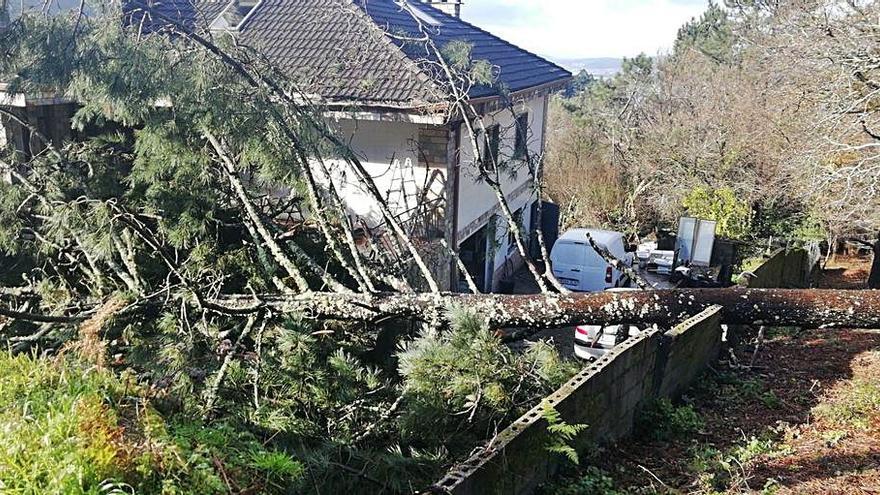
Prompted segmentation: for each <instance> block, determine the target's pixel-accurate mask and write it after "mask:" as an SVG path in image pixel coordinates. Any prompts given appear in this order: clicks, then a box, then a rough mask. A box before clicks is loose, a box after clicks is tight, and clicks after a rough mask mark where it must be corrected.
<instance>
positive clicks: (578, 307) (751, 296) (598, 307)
mask: <svg viewBox="0 0 880 495" xmlns="http://www.w3.org/2000/svg"><path fill="white" fill-rule="evenodd" d="M254 300H255V299H254V296H253V295H241V296H226V297H221V298H218V299H216V300H215V301H213V302H215V303H216V304H219V305H222V306H223V307H227V308H232V309H235V310H240V311H247V310H254V311H256V310H258V309H260V308H263V307H268V308H270V309H272V310H273V311H275V312H279V313H300V314H303V315H304V316H305V317H307V318H314V319H335V320H361V321H372V320H376V319H381V318H387V317H399V318H408V319H415V320H425V321H430V320H431V319H432V318H436V319H437V320H438V321H440V322H442V323H448V321H449V320H448V316H447V310H448V308H450V307H451V306H453V305H459V306H463V307H467V308H471V309H473V310H475V311H477V312H478V313H479V314H481V315H483V316H484V317H485V318H486V319H487V320H488V323H489V325H490V326H491V327H493V328H504V327H525V328H529V329H532V330H534V331H535V332H537V331H539V330H542V329H546V328H555V327H561V326H567V325H579V324H584V323H590V324H596V325H610V324H619V323H631V324H636V325H638V324H641V325H650V324H657V325H659V326H664V327H670V326H673V325H675V324H677V323H679V322H681V321H684V320H686V319H687V318H689V317H691V316H694V315H696V314H698V313H700V312H701V311H703V310H705V309H707V308H709V307H711V306H714V305H719V306H722V307H723V308H724V310H723V313H722V322H723V323H727V324H743V325H766V326H798V327H808V328H818V327H844V328H880V291H865V290H820V289H741V288H733V289H668V290H649V291H632V292H597V293H579V294H549V295H548V294H544V295H502V294H428V293H425V294H391V293H382V294H372V295H370V294H330V293H313V294H307V295H302V296H266V297H262V298H260V300H261V302H260V303H258V304H257V303H254ZM528 333H529V332H526V334H528Z"/></svg>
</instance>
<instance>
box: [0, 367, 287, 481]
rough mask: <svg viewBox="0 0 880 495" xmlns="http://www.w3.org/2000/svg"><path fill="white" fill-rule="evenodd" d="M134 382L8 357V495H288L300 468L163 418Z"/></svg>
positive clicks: (239, 439)
mask: <svg viewBox="0 0 880 495" xmlns="http://www.w3.org/2000/svg"><path fill="white" fill-rule="evenodd" d="M145 392H146V391H145V390H142V389H141V387H139V386H138V385H137V384H135V383H134V382H133V380H132V378H131V377H130V376H128V375H126V376H122V377H118V376H116V375H114V374H112V373H110V372H108V371H103V370H98V369H95V368H94V367H87V366H85V365H83V364H82V363H80V362H77V361H75V360H73V359H72V358H66V357H58V358H51V359H45V358H43V359H39V358H34V357H29V356H26V355H18V356H12V355H10V354H8V353H2V354H0V424H2V425H3V428H2V429H0V492H4V493H10V492H11V493H22V494H37V493H40V494H43V493H65V494H77V493H163V494H187V493H192V494H210V493H229V492H230V491H239V490H244V491H259V492H262V493H282V492H286V491H289V490H290V489H292V488H294V487H295V483H296V481H297V480H298V479H299V478H300V476H301V472H302V465H301V464H300V463H299V462H297V461H295V460H294V459H292V458H290V457H289V456H287V455H286V454H284V453H282V452H277V451H272V450H268V449H266V448H264V447H263V446H262V444H261V443H260V442H259V441H258V440H257V438H255V437H254V436H253V435H252V434H250V433H247V432H243V431H242V430H236V429H234V428H232V427H230V426H228V425H226V424H223V423H219V424H211V425H206V424H204V423H202V422H201V421H198V420H193V419H182V418H170V419H166V418H164V417H163V416H162V415H161V414H160V413H159V412H157V411H156V410H155V409H154V408H153V407H152V406H151V404H150V401H149V400H148V399H147V398H146V393H145Z"/></svg>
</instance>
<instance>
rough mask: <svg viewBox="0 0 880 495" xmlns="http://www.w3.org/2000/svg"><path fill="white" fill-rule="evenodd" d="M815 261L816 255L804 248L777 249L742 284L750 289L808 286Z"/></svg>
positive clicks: (816, 260) (815, 264)
mask: <svg viewBox="0 0 880 495" xmlns="http://www.w3.org/2000/svg"><path fill="white" fill-rule="evenodd" d="M817 262H818V256H817V255H815V254H812V253H810V252H809V251H807V250H806V249H801V248H795V249H785V248H781V249H777V250H776V251H774V252H773V253H772V254H771V255H770V257H769V258H767V260H765V261H764V262H763V263H762V264H761V265H760V266H759V267H758V268H756V269H755V270H754V271H753V272H752V273H753V274H754V276H753V277H749V278H748V280H747V281H745V283H744V285H746V286H747V287H749V288H752V289H767V288H774V287H782V288H793V289H796V288H804V287H809V286H810V284H811V282H812V275H813V273H814V270H815V267H816V266H817Z"/></svg>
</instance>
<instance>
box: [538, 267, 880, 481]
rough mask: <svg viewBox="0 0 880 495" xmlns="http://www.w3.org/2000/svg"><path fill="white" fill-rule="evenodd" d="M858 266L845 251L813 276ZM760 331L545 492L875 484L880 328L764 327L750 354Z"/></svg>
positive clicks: (840, 280) (859, 272)
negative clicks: (678, 398)
mask: <svg viewBox="0 0 880 495" xmlns="http://www.w3.org/2000/svg"><path fill="white" fill-rule="evenodd" d="M866 277H867V266H866V261H864V260H852V259H847V260H843V262H842V263H841V264H840V265H839V266H832V267H830V270H828V271H827V272H826V274H825V276H824V277H823V280H822V282H821V283H822V285H823V286H825V287H846V288H856V287H859V286H860V284H864V280H865V278H866ZM757 340H758V338H757V335H756V332H751V333H750V334H749V335H746V336H743V338H742V339H741V341H740V342H739V343H738V344H737V345H735V346H734V348H733V352H732V354H731V356H730V357H727V358H726V359H723V360H721V362H720V363H719V364H718V366H716V367H715V368H713V370H711V371H710V372H709V373H707V375H706V376H705V377H704V379H703V380H702V381H701V382H700V383H699V384H698V385H697V386H696V387H694V388H693V389H692V390H691V391H690V392H689V393H688V394H687V395H686V396H685V397H684V398H683V401H682V403H681V404H675V405H672V404H669V403H662V404H660V405H659V407H658V409H656V410H654V411H652V412H651V413H649V414H648V415H646V417H645V418H644V419H643V421H642V425H641V428H640V430H639V431H638V432H637V433H636V434H635V435H634V438H633V440H631V441H629V442H626V443H623V444H620V445H618V446H614V447H605V448H603V449H602V450H601V451H598V452H596V454H595V455H594V456H592V458H590V459H585V460H584V462H583V465H584V466H590V467H589V468H578V469H573V470H572V471H571V472H570V473H568V474H567V476H568V477H567V478H566V479H563V480H561V481H560V482H557V483H556V484H555V486H554V487H549V488H548V489H547V492H549V493H554V492H555V493H567V494H590V493H595V494H603V493H604V494H616V493H694V494H714V493H744V492H746V493H779V494H783V493H786V494H787V493H792V494H794V493H797V494H800V493H815V494H850V493H853V494H869V493H872V494H875V493H876V494H880V331H852V330H810V331H801V330H799V329H794V328H779V329H773V330H771V331H768V333H767V335H765V336H764V339H763V342H762V343H761V344H760V346H759V347H758V352H757V354H756V355H754V350H755V344H756V343H757ZM753 355H754V356H753ZM753 357H754V361H753Z"/></svg>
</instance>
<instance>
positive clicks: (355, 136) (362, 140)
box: [327, 119, 446, 227]
mask: <svg viewBox="0 0 880 495" xmlns="http://www.w3.org/2000/svg"><path fill="white" fill-rule="evenodd" d="M332 124H333V126H334V127H335V128H336V129H337V130H338V132H339V136H341V137H343V138H344V139H345V140H346V141H347V142H349V143H350V146H351V149H352V150H353V151H354V152H355V153H356V154H357V156H358V157H359V159H360V160H361V163H362V164H363V166H364V168H365V169H366V170H367V172H368V173H369V174H370V175H371V176H372V177H373V181H374V182H375V184H376V187H377V188H378V189H379V191H380V192H381V193H382V195H383V196H384V198H385V200H386V201H387V202H388V205H389V207H390V209H391V211H392V212H394V213H395V214H403V213H405V212H406V211H407V210H411V209H412V208H413V207H414V206H415V205H416V203H417V202H418V199H419V197H420V192H421V191H422V190H423V189H425V187H426V185H427V188H428V189H429V191H430V194H429V195H428V199H429V200H430V199H435V198H438V197H440V196H441V195H442V193H443V187H444V184H445V182H446V165H445V163H444V164H439V165H438V164H431V165H430V166H426V163H425V155H424V154H423V153H420V152H419V128H420V126H419V124H413V123H408V122H387V121H366V120H360V121H355V120H348V119H346V120H342V119H340V120H338V121H334V122H333V123H332ZM423 127H424V126H423ZM443 139H444V141H445V140H446V138H445V137H444V138H443ZM438 145H439V144H438ZM442 146H443V147H444V149H445V144H442ZM327 164H328V167H330V168H331V175H332V176H333V178H334V184H335V185H336V187H337V189H338V191H339V193H340V195H341V196H342V197H343V199H344V200H345V202H346V204H347V206H348V210H349V214H351V215H353V216H356V217H357V218H358V219H359V220H363V221H364V222H366V223H367V225H368V226H370V227H375V226H377V225H380V224H382V223H383V219H382V214H381V210H380V208H379V204H378V202H377V201H376V200H375V199H374V198H373V197H372V195H370V194H369V193H368V192H367V191H366V189H365V188H364V186H363V185H362V184H361V183H360V182H359V181H358V180H357V179H356V178H355V177H354V175H353V171H352V170H351V168H350V167H349V166H348V165H347V164H346V163H345V162H344V161H342V160H327Z"/></svg>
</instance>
